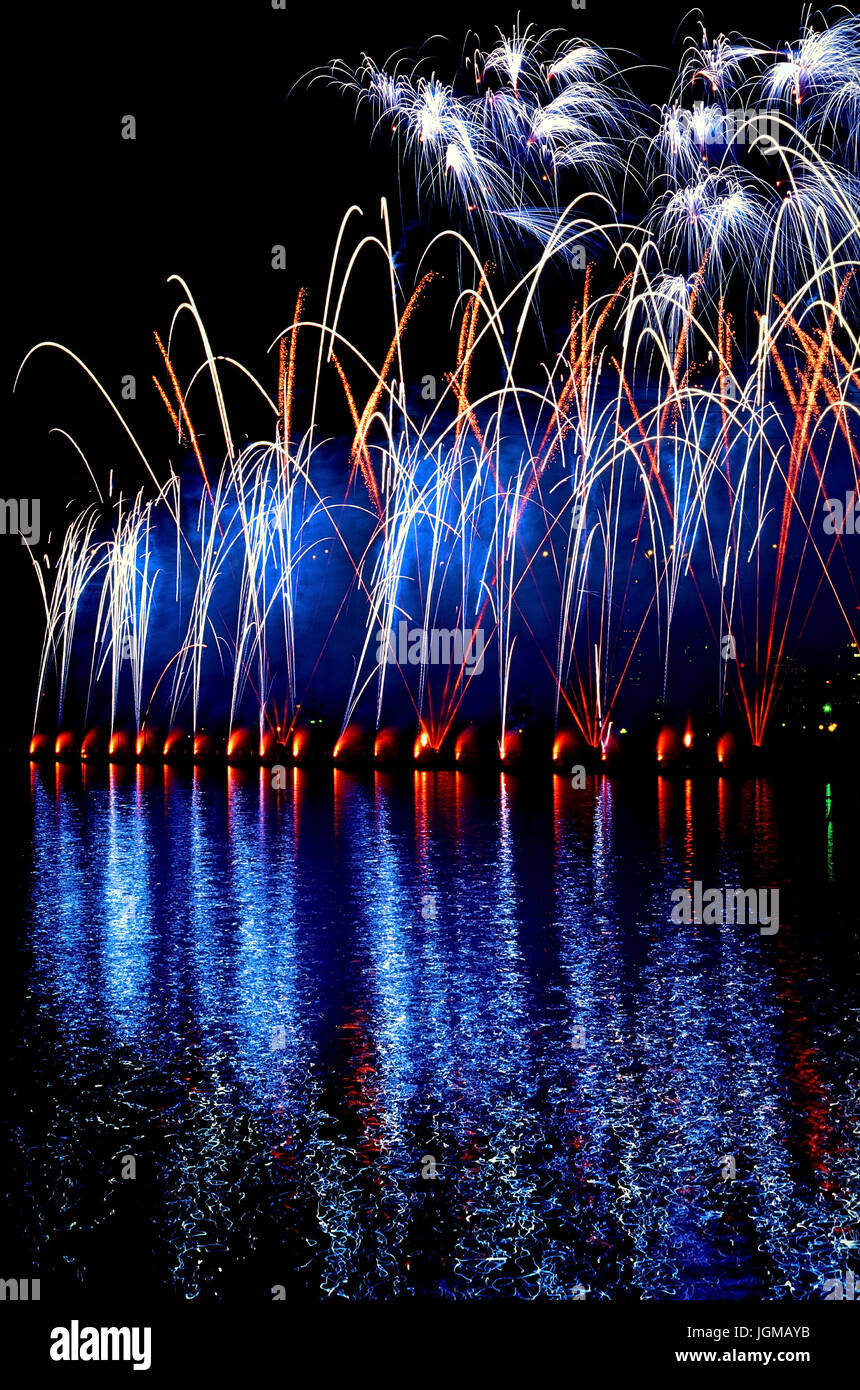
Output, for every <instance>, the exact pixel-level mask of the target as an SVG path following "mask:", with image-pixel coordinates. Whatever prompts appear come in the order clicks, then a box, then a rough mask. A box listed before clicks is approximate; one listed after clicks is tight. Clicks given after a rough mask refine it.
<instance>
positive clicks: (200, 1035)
mask: <svg viewBox="0 0 860 1390" xmlns="http://www.w3.org/2000/svg"><path fill="white" fill-rule="evenodd" d="M31 791H32V798H31V801H32V814H33V862H32V876H31V880H30V901H31V918H30V925H29V946H30V949H31V951H32V964H31V968H30V973H29V978H28V986H29V1002H28V1003H27V1005H26V1006H25V1014H26V1013H27V1010H29V1011H30V1012H29V1015H28V1016H27V1018H26V1031H27V1036H28V1046H27V1051H26V1054H22V1057H21V1059H20V1063H19V1065H20V1067H21V1069H22V1075H23V1084H22V1094H23V1095H24V1096H25V1097H26V1096H28V1095H33V1096H38V1097H39V1102H40V1103H39V1105H37V1106H29V1107H27V1106H22V1116H24V1115H25V1112H26V1117H25V1118H22V1119H21V1127H22V1152H26V1162H25V1161H23V1160H22V1163H21V1167H20V1171H19V1172H18V1173H17V1174H16V1175H15V1177H14V1181H13V1190H12V1191H11V1192H10V1194H9V1196H10V1198H11V1200H12V1202H13V1205H14V1206H15V1209H16V1210H17V1211H18V1213H19V1216H18V1221H19V1235H20V1237H21V1239H22V1241H23V1243H24V1244H25V1245H27V1246H28V1247H29V1248H31V1249H32V1251H33V1252H34V1265H35V1267H36V1268H38V1269H39V1270H40V1271H41V1273H42V1276H43V1277H46V1275H48V1274H49V1273H51V1272H52V1271H53V1272H54V1273H55V1275H56V1277H57V1278H62V1277H73V1278H74V1279H76V1280H78V1281H80V1282H82V1283H83V1284H84V1285H86V1286H91V1285H92V1284H93V1282H96V1283H97V1282H99V1281H100V1280H103V1279H104V1278H105V1277H106V1276H105V1270H106V1269H107V1268H110V1266H111V1260H113V1262H114V1264H115V1262H116V1258H117V1254H116V1252H117V1251H118V1250H121V1251H122V1259H123V1261H124V1262H125V1266H126V1267H128V1266H131V1267H132V1268H133V1271H134V1273H133V1275H128V1277H129V1278H131V1277H134V1278H137V1279H139V1281H140V1282H141V1284H142V1285H143V1286H145V1287H147V1288H162V1287H163V1288H166V1289H170V1290H173V1291H177V1292H179V1293H181V1294H183V1295H184V1296H186V1297H196V1296H198V1295H203V1296H213V1295H218V1296H224V1297H233V1296H236V1295H239V1296H241V1295H242V1294H245V1295H247V1296H249V1297H258V1296H260V1297H265V1296H271V1294H270V1292H269V1291H270V1290H271V1288H272V1287H273V1286H280V1285H282V1286H284V1287H285V1288H286V1289H288V1290H289V1291H290V1292H292V1293H301V1292H305V1291H307V1292H309V1293H313V1294H319V1293H322V1294H334V1295H338V1296H348V1297H368V1296H369V1297H380V1296H392V1295H404V1294H406V1295H408V1294H414V1293H433V1294H442V1295H449V1296H457V1297H464V1296H488V1295H517V1296H522V1297H539V1296H546V1297H553V1298H563V1297H571V1296H573V1295H575V1294H577V1293H578V1292H580V1291H581V1292H584V1293H585V1295H586V1296H587V1297H589V1298H594V1297H596V1298H623V1297H631V1298H640V1297H645V1298H704V1297H715V1296H724V1297H743V1296H745V1295H750V1296H753V1295H754V1296H765V1297H771V1298H781V1297H793V1298H797V1297H801V1298H802V1297H820V1296H821V1285H822V1283H823V1280H824V1279H827V1278H830V1277H832V1276H834V1275H838V1274H839V1272H840V1271H841V1270H843V1269H846V1268H848V1267H850V1263H851V1260H852V1259H853V1258H854V1254H853V1253H852V1252H853V1251H854V1250H855V1247H856V1240H857V1227H858V1214H857V1206H858V1204H857V1197H856V1174H857V1148H856V1142H857V1141H856V1136H855V1137H853V1138H852V1136H851V1131H850V1117H851V1115H856V1113H857V1103H858V1090H860V1086H858V1068H857V1065H856V1060H852V1042H853V1040H856V1035H857V1027H856V1020H857V994H856V989H855V986H854V984H853V980H852V977H851V976H850V974H849V973H848V971H847V970H846V969H845V968H844V966H845V958H844V951H845V946H846V942H847V939H848V924H849V922H850V921H851V920H852V919H851V916H850V915H849V914H850V902H849V898H848V883H847V872H846V866H847V863H848V859H849V854H848V846H849V845H850V837H851V833H852V830H851V826H850V824H848V823H847V820H846V822H845V824H843V826H842V827H841V831H840V825H839V810H840V807H839V802H838V798H837V796H836V795H835V793H832V792H831V789H830V788H828V792H827V823H826V826H825V825H824V824H822V825H820V826H817V823H816V826H817V828H816V830H815V833H816V834H817V837H818V838H817V843H818V844H819V845H820V863H818V861H816V860H815V859H814V857H812V856H808V859H807V862H806V863H805V865H804V866H803V867H804V872H805V875H806V877H805V878H803V879H802V878H801V874H800V863H799V860H798V846H805V845H807V844H808V843H810V835H811V833H812V829H811V825H810V823H809V818H810V817H813V816H814V815H815V814H820V808H821V804H822V801H823V797H818V798H817V799H814V798H812V799H810V801H809V802H801V803H798V802H797V801H796V800H794V799H793V798H792V797H791V796H790V795H789V794H788V793H787V792H782V793H779V794H778V792H777V789H776V788H775V787H774V786H772V785H771V784H770V783H767V782H765V781H763V780H761V779H759V780H757V781H754V782H748V783H745V784H740V785H739V784H735V783H733V782H730V781H729V780H727V779H725V778H723V779H720V780H719V781H718V782H716V783H714V782H709V781H703V782H696V783H693V782H692V781H691V780H689V779H687V780H686V781H681V782H674V781H672V780H670V779H668V778H666V777H660V778H657V779H656V782H654V781H649V782H647V783H645V784H644V785H641V786H637V787H635V788H634V787H631V786H629V785H624V784H616V783H614V782H613V781H611V780H610V779H608V778H605V777H591V778H590V779H588V781H587V785H586V787H585V788H584V789H582V790H574V789H573V788H572V787H571V786H569V785H568V784H567V782H566V781H564V780H563V779H560V778H557V779H555V780H554V781H553V782H552V785H551V786H549V785H547V786H543V785H542V786H540V787H538V788H530V787H529V786H528V784H526V783H522V782H520V781H518V780H517V779H516V778H514V777H511V776H510V775H508V774H501V775H500V777H499V778H498V780H497V781H495V782H492V783H490V784H487V783H486V782H483V781H481V780H480V779H473V778H472V777H471V776H469V775H464V774H460V773H457V774H454V773H450V774H449V773H428V772H418V773H416V774H415V775H414V777H410V778H405V779H404V778H402V777H400V778H398V777H396V776H393V775H390V774H385V773H375V774H369V775H367V776H357V775H353V774H350V773H347V772H344V771H340V770H338V771H335V772H334V773H333V774H332V775H331V776H330V777H322V776H319V775H317V776H314V775H311V774H309V773H308V772H304V771H301V770H300V769H296V770H295V773H294V775H293V778H292V780H291V781H290V783H289V785H288V786H287V788H286V789H284V790H282V791H274V790H273V789H272V787H271V785H270V778H269V774H268V773H266V772H264V771H256V770H255V771H253V772H248V771H241V770H238V769H230V770H228V771H227V772H226V774H225V773H223V772H213V771H207V770H206V769H203V768H197V769H195V770H194V772H193V773H184V772H181V771H176V770H174V769H164V771H163V772H162V770H161V769H158V770H157V771H154V770H144V769H143V768H138V769H123V768H121V767H119V766H117V767H112V768H111V769H110V772H109V774H108V775H107V778H105V777H101V778H100V777H98V775H95V774H94V773H93V771H92V770H91V769H90V770H87V772H86V781H85V783H83V784H82V783H81V779H80V775H78V776H76V775H75V773H74V771H73V770H72V769H70V768H63V767H58V768H57V769H56V775H55V772H54V769H48V770H46V771H45V773H44V774H39V773H34V776H33V782H32V788H31ZM845 814H847V813H845V812H844V806H843V815H845ZM695 879H701V880H703V881H704V882H707V883H709V884H737V883H744V884H745V885H748V886H753V885H755V886H759V885H770V886H777V887H779V888H780V892H781V920H782V923H783V927H782V929H781V930H780V932H779V934H778V935H776V936H775V937H763V936H760V935H759V934H758V933H757V932H756V931H755V928H751V927H749V926H744V925H737V926H736V925H720V926H702V925H698V926H697V925H691V926H686V927H681V926H677V925H674V924H673V923H672V922H671V919H670V908H671V893H672V891H673V890H674V889H676V888H677V887H679V886H689V885H690V884H691V883H692V882H693V881H694V880H695ZM823 895H826V896H823ZM822 907H824V908H825V909H826V930H824V929H823V927H822V916H821V913H822ZM124 1155H125V1156H128V1155H131V1156H134V1158H135V1160H136V1164H137V1170H138V1177H137V1178H136V1179H135V1180H134V1182H128V1181H125V1180H124V1179H123V1177H122V1175H121V1162H122V1159H123V1156H124ZM852 1180H853V1182H854V1188H853V1189H852ZM70 1271H73V1274H72V1273H70Z"/></svg>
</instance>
